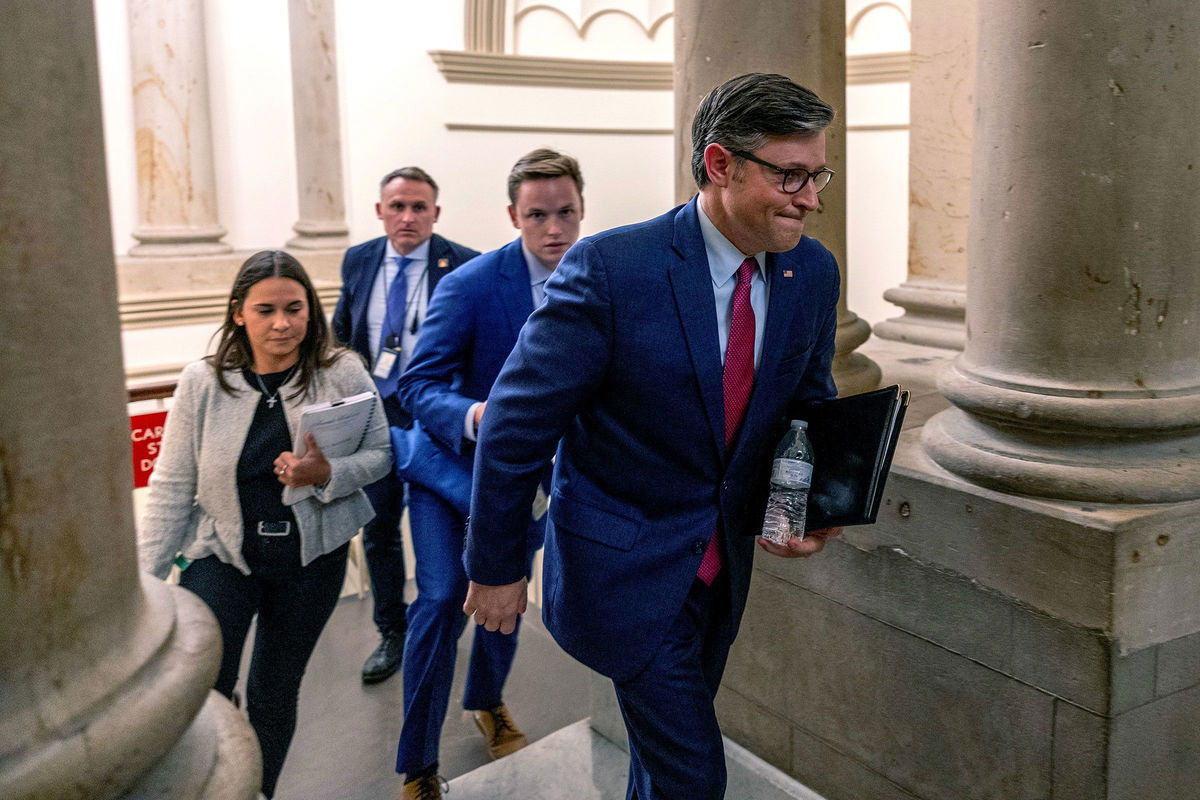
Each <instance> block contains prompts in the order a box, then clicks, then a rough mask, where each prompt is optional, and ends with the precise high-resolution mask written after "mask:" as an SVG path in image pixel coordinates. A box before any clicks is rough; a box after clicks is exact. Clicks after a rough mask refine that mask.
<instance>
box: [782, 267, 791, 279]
mask: <svg viewBox="0 0 1200 800" xmlns="http://www.w3.org/2000/svg"><path fill="white" fill-rule="evenodd" d="M783 277H785V278H790V277H792V271H791V270H790V269H785V270H784V271H783Z"/></svg>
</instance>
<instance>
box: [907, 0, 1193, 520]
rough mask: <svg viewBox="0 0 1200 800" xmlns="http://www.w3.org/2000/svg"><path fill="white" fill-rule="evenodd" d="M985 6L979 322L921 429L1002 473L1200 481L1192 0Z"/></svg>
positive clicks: (1086, 487)
mask: <svg viewBox="0 0 1200 800" xmlns="http://www.w3.org/2000/svg"><path fill="white" fill-rule="evenodd" d="M979 18H980V21H981V24H980V28H979V71H978V94H977V96H978V98H979V104H978V105H979V112H978V116H977V118H976V126H975V147H974V171H973V174H972V185H973V195H974V197H973V202H972V207H971V223H970V248H969V251H970V267H969V271H968V281H967V284H968V301H967V318H968V320H969V328H968V334H967V342H966V349H965V350H964V351H963V353H962V355H961V356H960V357H959V358H958V359H957V360H956V362H955V364H954V365H953V366H952V367H951V368H949V369H948V370H947V372H945V373H944V374H943V377H942V379H941V382H940V388H941V390H942V391H943V393H944V394H945V395H946V396H947V397H948V398H949V399H950V400H951V401H952V402H953V403H954V405H955V406H956V408H953V409H950V410H948V411H945V412H943V413H941V414H939V415H938V416H936V417H934V418H933V419H932V420H931V421H930V423H929V424H928V425H927V426H926V428H925V434H924V445H925V448H926V450H927V452H928V453H929V454H930V455H931V456H932V458H933V459H934V460H935V461H937V462H938V463H939V464H940V465H941V466H943V467H945V468H946V469H949V470H950V471H952V472H954V473H957V474H958V475H960V476H962V477H965V478H966V479H968V480H970V481H972V482H974V483H977V484H980V485H983V486H986V487H991V488H995V489H1000V490H1002V491H1005V492H1013V493H1019V494H1029V495H1036V496H1041V497H1051V498H1061V499H1067V500H1080V501H1098V502H1108V503H1135V504H1138V503H1160V502H1168V501H1175V500H1183V499H1187V498H1195V497H1200V347H1198V346H1197V339H1198V335H1197V332H1198V330H1200V268H1198V267H1197V264H1196V254H1197V252H1200V137H1197V136H1196V131H1195V128H1196V120H1197V119H1200V92H1197V90H1196V82H1197V79H1198V78H1200V68H1198V67H1197V62H1196V59H1195V54H1196V53H1197V52H1200V4H1196V3H1194V2H1192V1H1191V0H1170V1H1169V2H1161V3H1154V4H1150V5H1147V4H1146V3H1144V2H1140V0H1060V1H1059V2H1056V3H1052V4H1048V5H1047V4H1042V5H1037V6H1033V5H1030V6H1025V5H1021V4H1017V5H1013V4H1011V3H1007V2H1002V1H1001V0H981V3H980V6H979Z"/></svg>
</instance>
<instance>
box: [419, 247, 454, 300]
mask: <svg viewBox="0 0 1200 800" xmlns="http://www.w3.org/2000/svg"><path fill="white" fill-rule="evenodd" d="M452 256H453V254H452V253H451V252H450V246H449V245H447V244H446V240H445V239H443V238H442V237H440V236H438V235H437V234H436V233H435V234H433V236H431V237H429V261H428V266H427V269H426V272H425V274H426V276H427V278H426V280H425V286H426V291H427V292H428V293H427V294H426V295H425V299H426V300H429V299H430V298H432V297H433V290H434V289H435V288H436V287H437V285H438V281H440V280H441V279H442V278H443V277H445V276H446V275H448V274H449V273H450V270H451V269H453V267H454V259H453V257H452ZM443 263H444V264H445V266H442V264H443Z"/></svg>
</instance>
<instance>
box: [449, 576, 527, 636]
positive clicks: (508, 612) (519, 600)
mask: <svg viewBox="0 0 1200 800" xmlns="http://www.w3.org/2000/svg"><path fill="white" fill-rule="evenodd" d="M528 589H529V581H528V580H527V579H525V578H521V580H519V581H517V582H516V583H510V584H507V585H505V586H484V585H483V584H482V583H476V582H475V581H471V582H470V584H469V585H468V587H467V601H466V602H465V603H463V612H464V613H466V614H468V615H474V617H475V624H476V625H482V626H483V627H484V629H485V630H489V631H500V632H501V633H512V632H513V631H514V630H516V629H517V615H518V614H524V613H525V608H526V604H527V603H528V599H529V591H528Z"/></svg>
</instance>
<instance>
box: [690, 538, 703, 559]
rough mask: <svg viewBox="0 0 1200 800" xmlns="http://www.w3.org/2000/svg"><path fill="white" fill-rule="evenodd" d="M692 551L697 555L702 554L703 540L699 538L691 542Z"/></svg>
mask: <svg viewBox="0 0 1200 800" xmlns="http://www.w3.org/2000/svg"><path fill="white" fill-rule="evenodd" d="M692 553H693V554H695V555H698V556H701V555H704V542H702V541H700V540H699V539H697V540H696V541H694V542H692Z"/></svg>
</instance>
